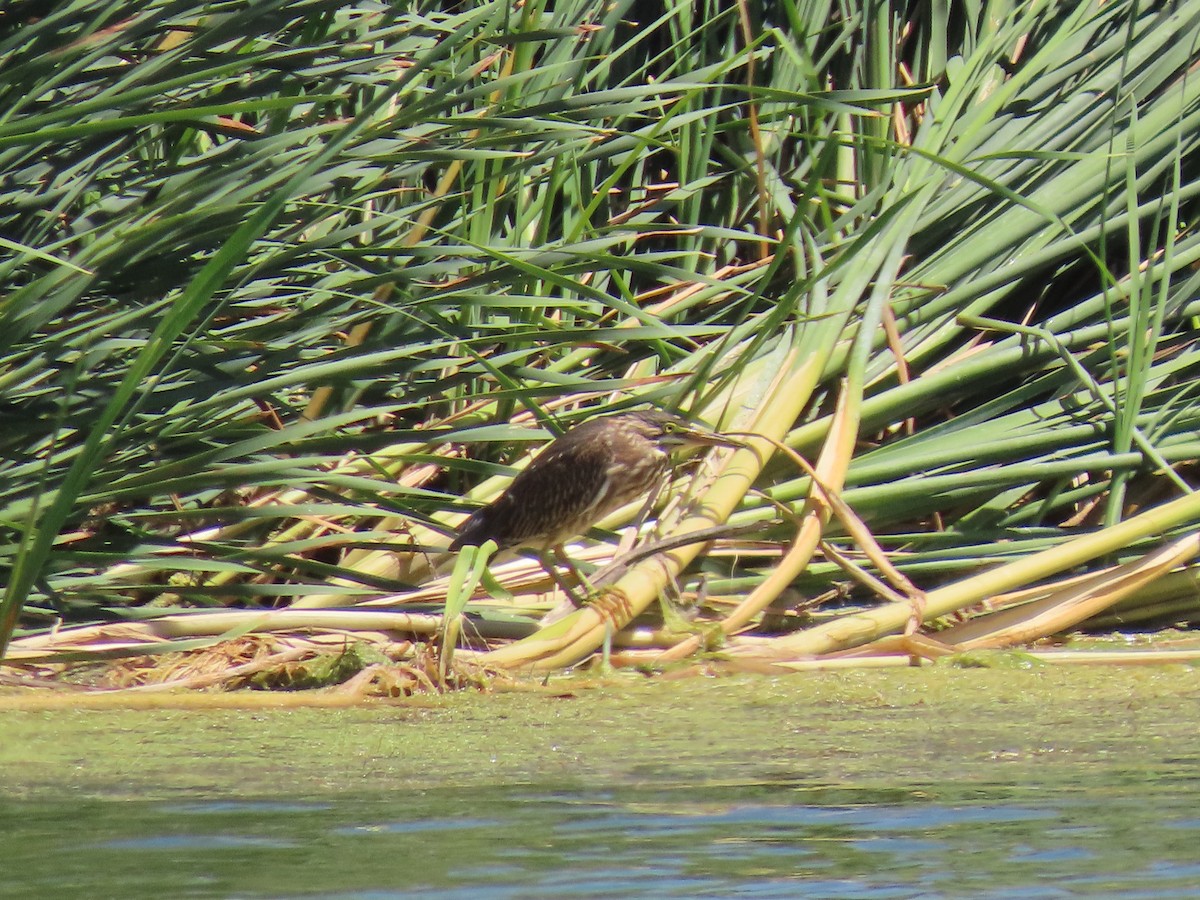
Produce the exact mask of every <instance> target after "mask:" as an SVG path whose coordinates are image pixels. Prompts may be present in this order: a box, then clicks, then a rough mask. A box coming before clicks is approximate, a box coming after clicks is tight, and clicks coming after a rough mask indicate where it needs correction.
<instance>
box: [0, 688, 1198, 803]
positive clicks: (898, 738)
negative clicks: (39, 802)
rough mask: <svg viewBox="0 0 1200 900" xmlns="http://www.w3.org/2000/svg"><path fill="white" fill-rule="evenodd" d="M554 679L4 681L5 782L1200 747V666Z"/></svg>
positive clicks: (677, 775)
mask: <svg viewBox="0 0 1200 900" xmlns="http://www.w3.org/2000/svg"><path fill="white" fill-rule="evenodd" d="M555 684H557V686H558V687H559V688H561V690H559V691H558V692H554V693H540V692H538V693H533V692H516V693H500V694H476V693H459V694H453V695H448V696H440V697H425V698H417V699H416V700H414V701H412V702H409V703H402V704H397V705H382V704H380V705H366V706H359V707H351V708H343V709H312V708H298V709H269V708H262V709H252V710H248V709H187V708H176V709H172V708H156V709H117V708H114V709H71V708H69V707H68V708H55V709H42V710H35V709H14V708H11V707H12V704H13V702H14V698H17V697H19V695H16V694H14V693H9V694H6V695H0V701H8V703H9V706H8V707H0V736H2V737H0V768H2V770H3V772H4V780H5V793H6V794H7V795H8V796H9V797H10V798H12V797H19V796H32V795H43V796H44V795H48V794H50V795H52V794H55V793H58V792H62V793H64V794H67V793H69V794H70V795H71V796H74V797H79V796H82V795H95V796H102V797H121V796H129V797H139V798H146V797H155V796H180V795H196V796H205V797H222V796H229V797H246V796H260V797H262V796H269V797H289V796H299V795H303V796H307V797H312V796H320V795H325V794H337V793H342V792H347V791H350V792H355V793H372V792H377V791H390V790H396V789H408V788H413V789H429V788H438V787H472V786H475V787H484V786H495V785H502V784H530V783H555V784H560V785H561V784H570V785H576V786H589V785H603V784H612V783H615V782H625V783H639V782H647V781H655V782H671V783H688V784H693V785H695V786H696V787H698V788H703V787H704V786H705V785H713V784H730V783H736V782H743V783H748V782H770V781H776V780H780V779H784V780H788V781H793V782H794V781H800V782H806V783H812V784H847V783H855V784H872V785H888V784H912V783H929V782H938V781H942V780H953V781H958V782H962V781H973V780H981V781H988V782H993V783H994V782H1009V783H1015V782H1018V781H1020V780H1022V779H1024V778H1026V777H1027V776H1028V775H1029V773H1030V772H1033V771H1036V772H1037V773H1038V777H1046V775H1047V774H1048V772H1050V771H1051V769H1049V768H1048V767H1054V766H1069V767H1072V769H1075V768H1076V767H1080V766H1084V767H1086V766H1087V765H1088V764H1091V763H1097V764H1099V763H1103V764H1104V765H1106V766H1111V765H1113V764H1114V763H1118V764H1119V765H1120V767H1121V768H1123V769H1128V770H1129V771H1131V772H1136V771H1138V770H1147V771H1148V770H1151V769H1153V768H1154V765H1155V763H1156V761H1160V760H1164V759H1181V758H1184V757H1189V758H1194V755H1195V754H1196V752H1197V751H1196V748H1195V735H1196V732H1197V721H1198V719H1200V713H1198V710H1200V707H1198V704H1197V701H1198V700H1200V671H1197V670H1196V669H1193V668H1190V667H1183V666H1171V667H1160V666H1145V667H1128V668H1113V667H1072V668H1050V667H1046V668H1039V669H1034V670H1030V671H1011V670H991V669H967V670H961V669H950V668H940V667H938V668H933V669H911V670H897V671H880V672H863V671H857V672H847V673H816V674H807V675H797V676H789V677H779V678H763V677H729V678H716V679H712V678H707V679H700V678H694V679H685V680H678V681H666V680H656V681H637V680H633V679H632V678H630V679H629V680H621V679H616V680H610V681H606V682H604V683H602V684H597V683H594V682H593V683H587V682H575V681H572V680H569V679H563V680H561V681H559V682H556V683H554V684H552V685H551V688H553V687H554V686H555ZM26 696H28V695H26ZM159 702H161V701H159Z"/></svg>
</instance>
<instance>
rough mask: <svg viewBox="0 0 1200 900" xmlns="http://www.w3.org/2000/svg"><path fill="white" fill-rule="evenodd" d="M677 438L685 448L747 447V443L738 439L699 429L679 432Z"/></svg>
mask: <svg viewBox="0 0 1200 900" xmlns="http://www.w3.org/2000/svg"><path fill="white" fill-rule="evenodd" d="M676 437H678V438H679V444H680V446H683V447H745V446H746V443H745V441H739V440H738V439H737V438H731V437H726V436H725V435H723V434H717V433H716V432H715V431H706V430H701V429H699V428H689V429H688V430H687V431H681V432H679V433H678V434H677V435H676Z"/></svg>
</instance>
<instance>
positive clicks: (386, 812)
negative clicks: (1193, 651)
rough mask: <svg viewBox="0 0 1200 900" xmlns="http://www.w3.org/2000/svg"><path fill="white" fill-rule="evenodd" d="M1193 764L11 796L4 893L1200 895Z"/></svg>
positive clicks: (441, 898)
mask: <svg viewBox="0 0 1200 900" xmlns="http://www.w3.org/2000/svg"><path fill="white" fill-rule="evenodd" d="M1195 764H1196V760H1195V759H1180V760H1176V761H1174V762H1171V761H1167V762H1165V763H1164V764H1163V765H1162V766H1161V767H1159V768H1158V769H1157V770H1155V771H1145V770H1139V771H1121V770H1112V771H1103V770H1101V771H1095V770H1088V771H1081V772H1079V773H1077V774H1078V776H1079V777H1078V778H1077V779H1075V780H1074V781H1068V782H1062V781H1057V782H1056V783H1026V784H1022V785H996V784H990V785H989V784H975V783H972V784H957V785H956V784H955V783H953V782H951V783H948V784H941V785H936V786H935V785H923V786H921V785H908V786H903V787H875V788H862V787H854V786H847V785H814V784H808V783H797V782H784V781H781V782H770V783H746V784H708V785H703V784H700V785H697V784H662V783H659V784H654V783H642V784H632V783H631V784H624V785H610V786H607V787H603V788H599V787H595V786H592V787H585V788H579V787H575V788H553V787H551V786H546V785H536V784H531V785H521V786H513V787H510V788H506V789H491V790H486V789H484V790H481V789H479V788H471V789H469V790H462V791H455V790H452V789H447V788H438V789H436V790H430V791H396V792H393V793H390V794H388V795H386V796H379V795H373V796H366V797H363V796H357V797H348V796H344V795H342V796H337V797H328V796H326V797H321V798H315V799H311V800H307V801H306V800H298V799H289V800H287V801H278V800H261V799H239V800H231V799H228V798H225V799H219V800H207V801H206V800H154V801H137V800H104V799H96V798H93V799H88V800H82V801H77V802H71V801H67V800H60V801H58V802H45V801H34V800H21V801H7V802H0V820H2V821H3V822H4V823H5V825H4V830H5V863H4V867H3V868H4V873H5V874H4V876H3V879H0V896H5V897H73V896H80V897H82V896H88V897H129V898H135V897H329V898H363V900H369V898H409V897H421V898H437V900H457V898H506V900H507V898H514V900H516V898H558V897H579V898H611V897H648V898H656V897H671V898H676V897H749V898H794V897H802V898H803V897H813V898H868V900H875V898H880V900H882V898H888V900H892V898H908V897H913V898H916V897H920V898H937V897H980V898H1014V900H1015V898H1021V900H1030V898H1060V897H1061V898H1066V897H1113V896H1121V897H1122V898H1123V900H1136V898H1150V897H1191V896H1200V805H1198V804H1197V800H1198V799H1200V795H1198V793H1197V790H1196V788H1197V783H1198V781H1197V769H1196V766H1195ZM1061 774H1062V772H1061V771H1059V772H1057V775H1061Z"/></svg>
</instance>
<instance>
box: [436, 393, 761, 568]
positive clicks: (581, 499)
mask: <svg viewBox="0 0 1200 900" xmlns="http://www.w3.org/2000/svg"><path fill="white" fill-rule="evenodd" d="M741 446H744V444H743V443H742V442H741V441H738V440H735V439H733V438H729V437H726V436H724V435H720V434H716V433H714V432H711V431H709V430H707V429H705V428H701V427H698V426H696V425H693V424H692V423H690V422H688V421H687V420H686V419H684V418H682V417H680V416H677V415H675V414H673V413H668V412H664V411H662V410H645V411H634V412H622V413H615V414H611V415H603V416H596V417H593V418H591V419H588V420H587V421H585V422H582V423H580V424H579V425H576V426H575V427H574V428H572V429H570V430H569V431H567V432H566V433H565V434H563V435H562V436H561V437H559V438H556V439H555V440H554V441H552V442H551V443H550V444H549V445H548V446H547V447H546V448H545V449H544V450H542V452H541V453H539V454H538V455H537V456H536V457H534V459H533V461H532V462H530V463H529V465H528V466H527V467H526V468H525V469H524V470H523V471H522V472H521V473H520V474H518V475H517V476H516V478H514V479H513V481H512V483H511V484H510V485H509V486H508V489H507V490H505V491H504V493H502V494H501V495H500V496H499V497H497V498H496V499H495V500H494V501H493V502H492V503H490V504H488V505H487V506H484V507H481V508H480V509H478V510H476V511H475V512H474V513H473V514H472V515H471V517H470V518H468V519H467V521H466V522H465V523H464V524H463V526H462V528H461V529H460V530H459V533H458V535H457V536H456V537H455V538H454V540H453V541H452V542H451V544H450V550H459V549H461V548H462V547H468V546H476V547H478V546H480V545H482V544H483V543H485V542H486V541H488V540H492V541H495V543H496V547H497V551H502V550H509V549H522V548H524V549H529V550H533V551H536V552H537V553H538V554H539V556H541V555H542V554H544V552H545V551H546V550H553V551H554V554H555V556H557V557H558V558H559V560H561V561H563V562H565V563H566V564H567V565H568V566H569V567H570V568H572V569H574V567H573V566H570V562H569V560H568V559H567V557H566V554H565V552H564V551H563V544H564V543H565V542H567V541H568V540H570V539H571V538H573V537H577V536H578V535H580V534H583V533H585V532H586V531H587V530H588V529H589V528H591V527H592V526H593V525H595V524H596V523H597V522H599V521H600V520H601V519H603V518H604V517H605V516H607V515H608V514H609V513H611V512H613V511H615V510H617V509H620V508H621V507H622V506H624V505H625V504H626V503H629V502H631V501H633V500H635V499H637V498H638V497H641V496H644V495H646V494H647V493H648V492H649V491H650V489H651V488H653V487H655V486H656V485H657V484H659V483H660V480H661V479H662V477H663V476H664V475H665V474H666V472H667V469H668V467H669V466H670V464H671V453H672V452H673V451H675V450H677V449H682V448H686V447H741ZM543 563H545V558H544V557H543ZM546 568H547V571H550V572H551V573H553V570H552V569H551V568H550V567H549V566H546ZM575 574H576V576H577V577H578V576H579V573H578V572H577V571H576V572H575ZM581 580H583V581H585V583H586V579H581Z"/></svg>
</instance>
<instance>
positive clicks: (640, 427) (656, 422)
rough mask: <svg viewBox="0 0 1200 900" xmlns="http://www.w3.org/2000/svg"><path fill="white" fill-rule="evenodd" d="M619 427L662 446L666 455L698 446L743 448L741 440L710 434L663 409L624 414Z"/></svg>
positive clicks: (710, 432) (706, 430)
mask: <svg viewBox="0 0 1200 900" xmlns="http://www.w3.org/2000/svg"><path fill="white" fill-rule="evenodd" d="M612 418H613V419H620V420H621V422H620V426H621V427H624V428H628V429H629V430H630V431H631V432H632V433H634V434H636V435H637V436H638V437H641V438H643V439H645V440H647V441H650V442H651V443H653V444H655V445H656V446H657V447H659V448H660V449H661V450H662V451H663V452H664V453H670V452H671V451H673V450H679V449H684V448H696V447H744V446H745V444H744V443H743V442H742V441H739V440H735V439H734V438H731V437H726V436H725V435H722V434H717V433H716V432H713V431H709V430H708V429H707V428H704V427H702V426H699V425H694V424H693V423H691V422H689V421H687V419H684V418H682V417H680V416H677V415H675V414H674V413H668V412H663V411H661V410H649V411H645V412H631V413H622V414H620V415H619V416H613V417H612Z"/></svg>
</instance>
